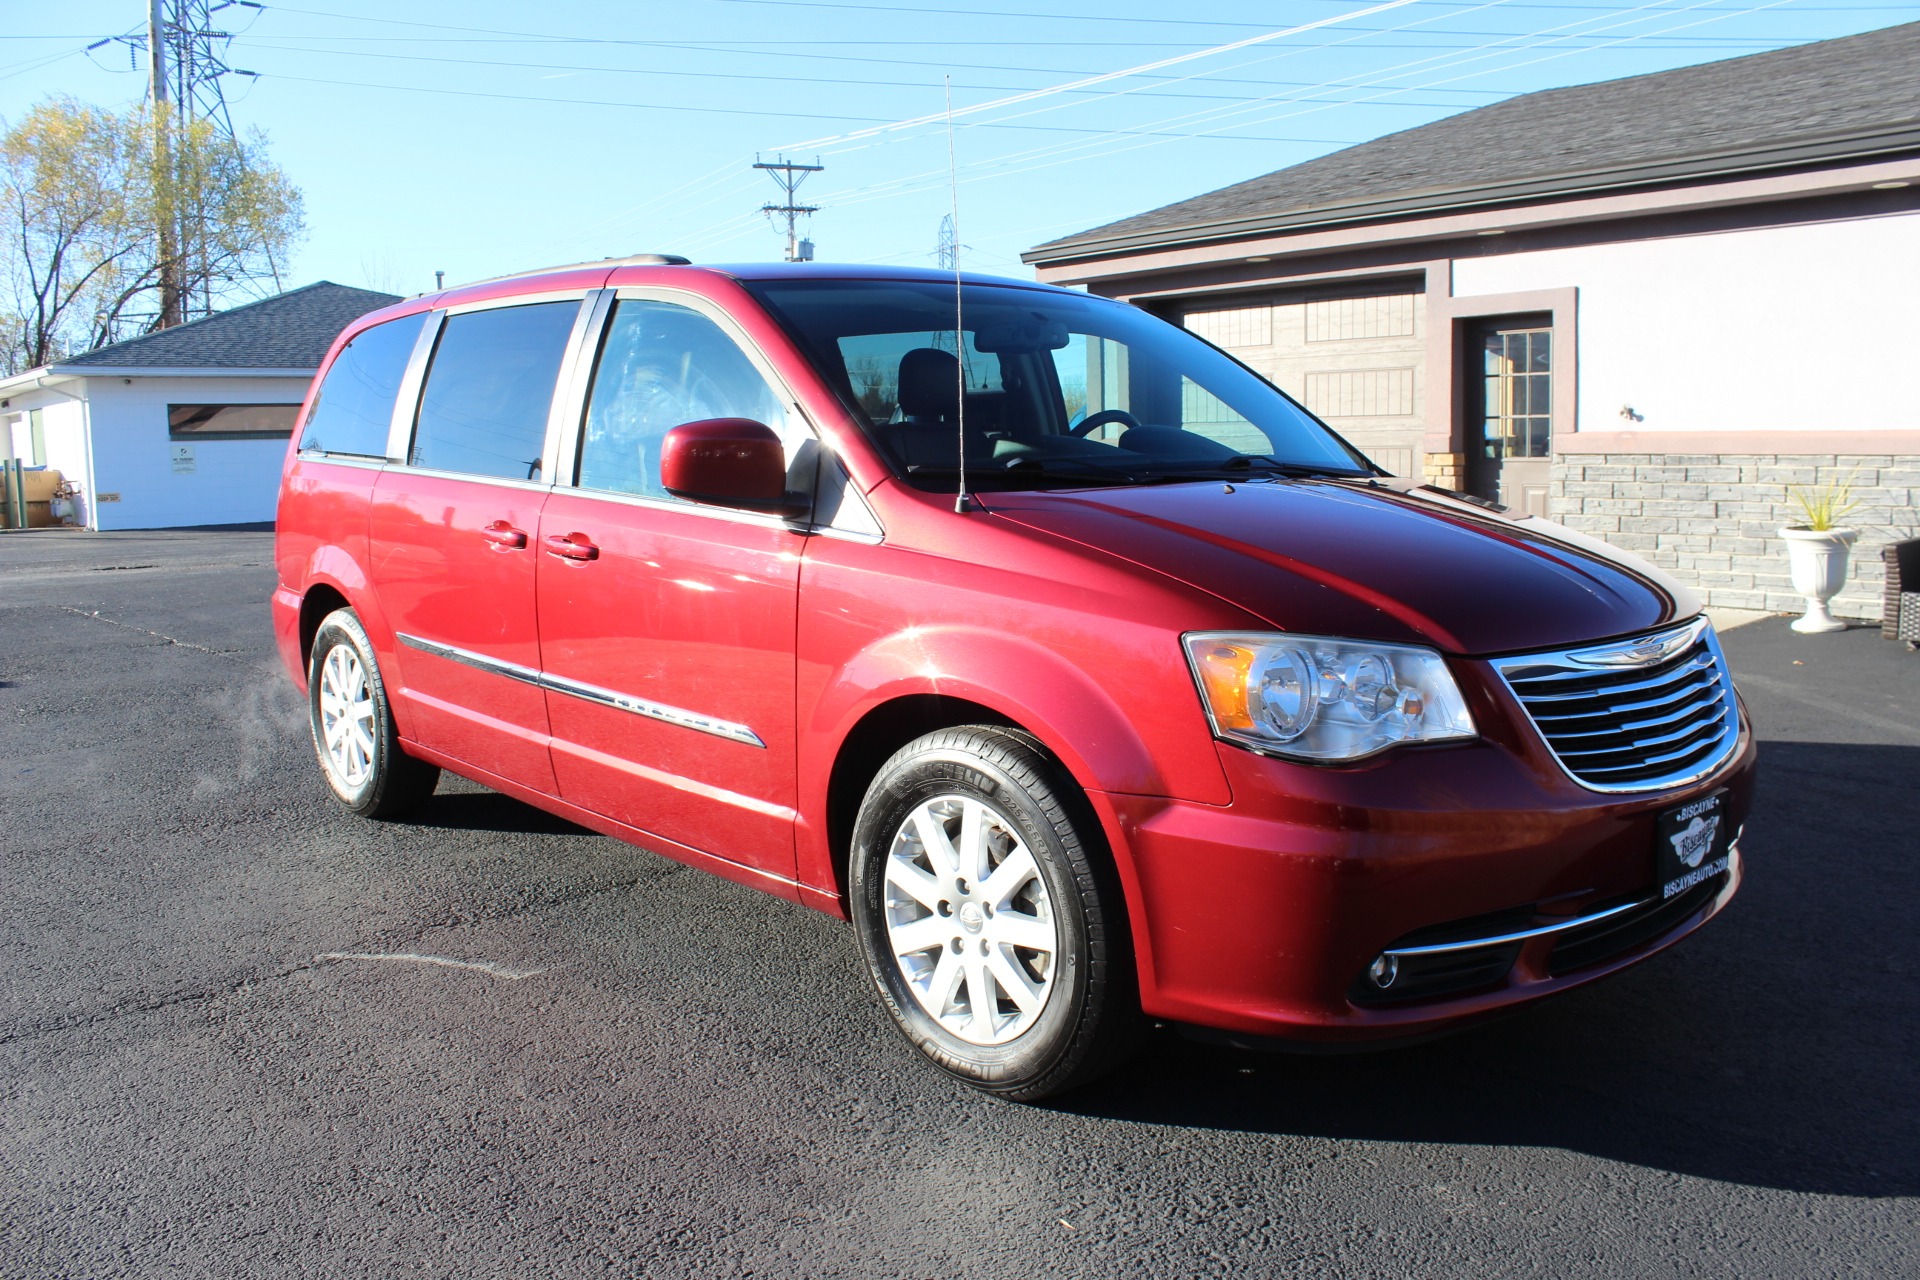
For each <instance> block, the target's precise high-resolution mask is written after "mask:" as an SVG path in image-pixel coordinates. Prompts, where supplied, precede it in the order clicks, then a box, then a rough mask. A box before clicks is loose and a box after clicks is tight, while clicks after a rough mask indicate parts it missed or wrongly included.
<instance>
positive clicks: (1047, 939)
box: [991, 911, 1060, 955]
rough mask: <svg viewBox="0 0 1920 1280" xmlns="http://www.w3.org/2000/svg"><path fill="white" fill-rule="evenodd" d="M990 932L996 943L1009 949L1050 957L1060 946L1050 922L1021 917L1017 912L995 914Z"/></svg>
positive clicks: (1034, 917)
mask: <svg viewBox="0 0 1920 1280" xmlns="http://www.w3.org/2000/svg"><path fill="white" fill-rule="evenodd" d="M991 932H992V934H993V939H994V941H996V942H1000V943H1004V944H1005V945H1007V946H1009V947H1025V948H1026V949H1027V950H1028V951H1039V952H1042V953H1044V954H1046V955H1052V954H1053V953H1054V951H1055V949H1057V948H1058V947H1059V945H1060V943H1059V939H1058V938H1057V937H1056V936H1055V935H1054V931H1053V922H1052V921H1051V920H1042V919H1040V918H1039V917H1038V916H1029V915H1023V914H1021V913H1020V912H1018V911H1002V912H999V913H997V914H996V915H995V916H994V917H993V925H992V929H991Z"/></svg>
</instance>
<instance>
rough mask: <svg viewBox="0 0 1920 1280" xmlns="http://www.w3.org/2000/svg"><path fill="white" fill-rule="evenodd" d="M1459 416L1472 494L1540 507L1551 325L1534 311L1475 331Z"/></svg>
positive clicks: (1549, 416)
mask: <svg viewBox="0 0 1920 1280" xmlns="http://www.w3.org/2000/svg"><path fill="white" fill-rule="evenodd" d="M1471 358H1473V359H1475V360H1476V361H1477V363H1478V365H1479V368H1478V369H1477V370H1474V371H1470V376H1471V375H1472V374H1477V375H1478V376H1477V378H1475V379H1474V383H1473V385H1474V386H1475V395H1474V396H1473V397H1472V407H1473V410H1474V411H1473V412H1472V413H1471V415H1470V417H1469V418H1468V422H1467V439H1468V451H1467V468H1468V472H1467V480H1468V487H1469V489H1470V490H1471V492H1473V493H1474V494H1475V495H1476V496H1478V497H1482V498H1488V499H1491V500H1492V501H1494V502H1498V503H1499V504H1500V505H1502V506H1504V507H1507V508H1510V509H1511V510H1513V511H1515V512H1524V513H1526V514H1528V515H1535V516H1541V517H1545V516H1546V514H1547V485H1548V472H1549V470H1550V468H1551V466H1552V463H1551V461H1550V460H1549V455H1550V453H1551V451H1552V442H1553V410H1552V406H1553V330H1552V328H1551V327H1549V326H1548V325H1546V324H1543V323H1540V322H1539V321H1538V320H1537V319H1534V318H1531V317H1529V318H1527V319H1523V320H1517V321H1500V322H1494V323H1492V324H1489V325H1487V326H1486V327H1485V328H1483V329H1482V330H1481V331H1480V334H1479V339H1478V341H1477V342H1476V343H1475V345H1474V347H1473V348H1472V352H1471Z"/></svg>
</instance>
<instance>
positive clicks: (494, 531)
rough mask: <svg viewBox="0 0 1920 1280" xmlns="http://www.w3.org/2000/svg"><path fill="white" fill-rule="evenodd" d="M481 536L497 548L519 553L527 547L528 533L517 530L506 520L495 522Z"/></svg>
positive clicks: (523, 530)
mask: <svg viewBox="0 0 1920 1280" xmlns="http://www.w3.org/2000/svg"><path fill="white" fill-rule="evenodd" d="M480 536H481V537H483V538H485V539H486V540H487V541H488V542H491V543H492V544H493V545H494V546H496V547H506V548H507V549H508V550H511V551H518V550H519V549H520V548H522V547H524V546H526V545H527V531H526V530H525V529H516V528H514V527H513V526H512V525H510V524H508V523H507V522H506V521H505V520H495V521H494V522H493V523H492V524H490V525H488V526H487V527H486V528H484V529H482V530H481V531H480Z"/></svg>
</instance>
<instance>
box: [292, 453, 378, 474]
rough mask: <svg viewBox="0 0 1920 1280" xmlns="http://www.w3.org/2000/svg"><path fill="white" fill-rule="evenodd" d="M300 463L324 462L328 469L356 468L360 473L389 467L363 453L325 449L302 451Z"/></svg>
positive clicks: (299, 455) (299, 454)
mask: <svg viewBox="0 0 1920 1280" xmlns="http://www.w3.org/2000/svg"><path fill="white" fill-rule="evenodd" d="M297 456H298V457H299V459H300V461H302V462H324V463H326V464H327V465H328V466H330V467H358V468H359V469H360V470H362V471H385V470H386V469H387V467H388V466H389V465H391V464H390V463H389V462H388V461H387V460H386V459H385V458H370V457H368V456H367V455H366V454H364V453H328V452H327V451H326V450H325V449H302V450H300V451H299V453H298V455H297Z"/></svg>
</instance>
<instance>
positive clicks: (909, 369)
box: [886, 347, 960, 467]
mask: <svg viewBox="0 0 1920 1280" xmlns="http://www.w3.org/2000/svg"><path fill="white" fill-rule="evenodd" d="M959 382H960V361H959V360H958V359H957V358H955V356H954V354H953V353H952V352H951V351H942V350H940V349H939V348H937V347H915V348H914V349H913V350H911V351H909V352H907V353H906V354H905V355H903V356H901V357H900V379H899V384H898V386H899V391H898V393H897V395H896V396H895V399H894V403H895V404H896V405H897V406H898V407H899V417H898V418H897V419H896V420H895V421H893V422H891V423H889V424H887V426H886V436H887V444H888V445H889V446H890V447H891V448H892V449H893V452H894V454H895V455H896V456H897V457H899V459H900V460H901V461H902V462H903V463H905V464H906V465H907V466H910V467H911V466H929V467H951V466H954V465H955V464H956V463H957V462H958V461H959V446H958V443H957V442H956V441H955V439H954V435H953V432H954V423H955V420H956V418H957V417H958V416H959V404H960V387H959Z"/></svg>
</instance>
